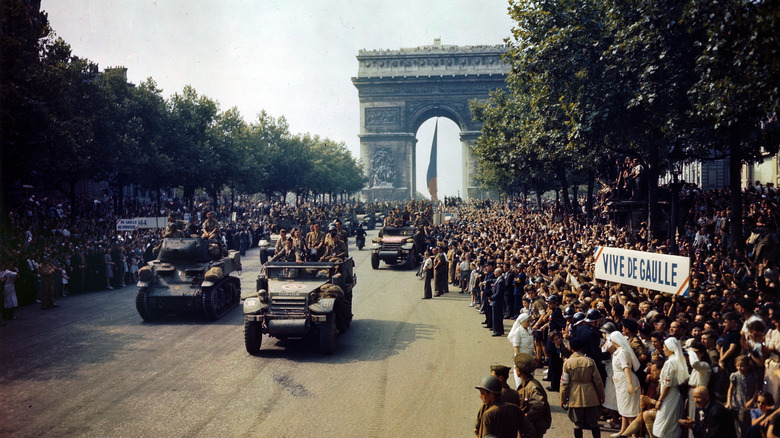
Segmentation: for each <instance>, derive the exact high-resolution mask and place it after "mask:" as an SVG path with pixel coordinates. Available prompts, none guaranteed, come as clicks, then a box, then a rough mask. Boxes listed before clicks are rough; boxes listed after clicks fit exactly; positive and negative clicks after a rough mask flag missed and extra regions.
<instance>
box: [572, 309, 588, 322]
mask: <svg viewBox="0 0 780 438" xmlns="http://www.w3.org/2000/svg"><path fill="white" fill-rule="evenodd" d="M573 318H574V324H579V323H581V322H582V321H584V320H585V314H584V313H582V312H577V313H575V314H574V316H573Z"/></svg>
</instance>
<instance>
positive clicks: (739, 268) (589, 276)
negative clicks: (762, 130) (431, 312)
mask: <svg viewBox="0 0 780 438" xmlns="http://www.w3.org/2000/svg"><path fill="white" fill-rule="evenodd" d="M683 191H684V192H683V193H682V197H683V198H684V199H686V202H687V204H686V205H687V206H688V208H687V210H686V211H685V214H684V215H683V222H682V226H681V227H680V230H681V231H680V235H679V237H678V246H679V255H680V256H684V257H688V258H690V261H691V285H690V290H689V293H688V295H687V296H676V295H671V294H666V293H662V292H658V291H654V290H649V289H644V288H638V287H633V286H627V285H621V284H610V283H607V282H604V281H600V280H597V279H595V278H594V266H593V263H594V255H595V251H594V249H595V247H596V246H611V247H617V248H624V249H632V250H637V251H645V252H655V253H664V254H669V253H670V251H671V248H672V245H671V242H669V241H665V240H660V239H657V240H651V241H648V238H647V237H648V230H647V229H646V228H645V227H644V224H642V226H640V227H634V228H629V227H625V226H620V225H619V224H615V223H613V222H611V221H609V220H608V219H606V220H605V219H604V218H601V219H599V220H594V221H589V220H587V219H586V218H585V217H584V216H575V217H564V218H563V219H562V220H558V219H559V218H560V216H559V215H556V214H555V207H554V206H550V207H549V208H547V209H541V210H539V209H537V210H536V211H532V210H531V209H525V208H523V206H522V205H521V206H516V205H511V204H501V203H487V204H486V203H484V202H481V203H478V204H476V203H470V204H464V205H461V206H460V208H459V211H458V217H457V219H456V220H452V221H450V222H449V223H447V224H445V225H443V226H441V227H437V228H435V229H433V230H428V232H426V235H427V236H429V237H430V236H435V238H434V239H433V240H431V239H430V238H428V242H429V244H428V246H426V248H425V251H426V256H425V258H424V261H423V267H422V269H423V272H424V273H425V276H426V278H429V280H426V283H428V284H430V283H429V281H430V282H432V283H433V285H432V288H433V290H432V292H433V295H432V296H433V297H435V296H437V295H440V294H445V293H448V292H450V291H449V288H454V289H457V290H458V292H459V293H464V294H470V296H471V300H470V303H469V306H471V307H473V308H475V309H476V311H478V312H479V313H480V314H484V319H483V326H484V327H485V328H487V329H489V330H490V331H491V334H492V335H493V336H495V337H503V336H504V335H505V334H506V333H504V326H505V323H506V324H509V323H511V324H512V325H511V330H510V331H509V333H508V336H507V338H508V341H509V344H510V346H508V348H507V354H509V348H511V349H512V352H511V353H512V354H513V355H514V359H515V363H517V361H518V360H520V362H521V363H523V364H528V363H529V361H528V360H526V359H527V358H529V357H530V358H533V361H531V363H532V364H533V366H541V367H544V368H546V370H545V371H544V373H545V376H546V377H545V380H548V381H549V383H548V384H547V386H546V387H545V388H544V389H542V388H541V387H540V386H534V388H535V391H537V392H540V393H545V394H546V392H545V391H547V392H551V391H554V392H560V395H561V402H562V406H564V408H566V409H567V410H568V412H569V417H570V419H571V420H572V422H573V424H574V428H575V429H574V432H575V437H579V436H582V434H583V431H584V430H591V431H593V436H599V433H600V428H601V425H602V424H603V425H604V426H606V427H609V428H611V429H613V430H615V431H616V432H615V433H614V434H613V436H615V437H618V436H646V435H647V436H652V437H663V438H666V437H679V436H683V434H688V433H691V434H693V436H695V437H700V436H701V437H718V436H741V437H746V436H750V437H762V436H764V437H765V436H770V437H772V436H778V435H780V426H777V424H780V407H776V406H774V400H778V397H780V370H779V368H778V364H779V363H780V304H778V287H780V271H779V270H778V262H780V253H778V251H780V245H778V234H777V222H776V221H777V217H778V213H779V212H780V210H778V206H779V205H780V192H778V191H776V190H775V189H774V187H772V185H771V184H769V185H766V186H765V185H762V184H759V183H756V184H755V185H751V186H750V187H749V188H747V189H746V190H745V191H744V192H743V194H742V195H743V203H744V205H745V209H744V218H743V229H744V232H745V236H746V241H745V250H744V251H743V250H731V248H730V246H729V242H730V237H729V232H730V228H729V218H728V210H729V206H728V199H729V196H728V191H727V190H716V191H706V192H702V191H700V190H698V189H696V188H695V187H693V186H691V185H687V186H685V187H684V188H683ZM431 241H432V242H433V244H430V242H431ZM428 287H429V286H425V290H426V292H424V294H425V295H424V297H423V298H427V296H428V292H427V290H428ZM518 357H519V358H521V359H518ZM524 366H525V367H527V368H528V369H533V367H532V366H529V365H524ZM589 367H592V368H593V370H594V371H595V374H593V373H591V374H588V373H590V371H588V370H589V369H590V368H589ZM513 371H514V372H513V373H512V375H513V376H515V381H516V387H517V388H519V389H521V390H522V389H523V388H525V387H526V385H527V384H528V382H527V381H526V380H524V379H523V378H522V377H521V376H522V375H523V372H522V370H521V367H520V366H515V368H514V370H513ZM493 374H495V373H493ZM589 376H590V377H589ZM592 376H596V377H598V378H597V379H593V378H591V377H592ZM482 383H483V384H481V385H480V386H479V387H478V388H479V389H480V394H481V397H482V398H483V402H485V397H484V395H485V394H484V393H485V392H486V391H487V392H490V391H491V389H490V388H491V387H492V388H493V389H495V385H494V384H493V386H491V384H488V383H485V382H482ZM504 392H506V388H504V389H503V390H502V391H501V394H500V395H501V397H500V398H502V399H503V398H504V397H503V396H504ZM538 398H540V399H544V403H546V395H544V396H543V397H542V396H540V397H538ZM510 399H515V396H514V395H512V396H509V397H507V398H506V399H505V400H504V401H505V402H509V401H508V400H510ZM523 400H526V398H525V397H523ZM544 403H541V405H542V406H543V405H544ZM488 404H489V403H487V402H485V404H484V405H483V410H484V409H485V407H486V406H488ZM527 404H528V401H527V400H526V402H525V406H524V403H521V404H520V406H521V410H522V411H523V412H524V413H525V416H526V417H528V419H529V420H530V421H531V422H532V423H533V422H534V421H536V420H537V419H538V418H534V415H535V414H533V412H537V415H538V411H539V410H540V409H533V408H532V407H530V406H528V405H527ZM542 410H543V409H542ZM713 410H714V411H713ZM480 412H481V414H480V416H479V417H478V419H477V427H476V430H475V432H476V434H477V435H478V436H486V435H487V434H488V433H489V431H490V430H492V429H490V428H489V427H488V428H485V425H484V424H482V423H484V421H483V420H484V419H485V416H484V415H482V411H480ZM497 412H498V411H497ZM711 412H718V414H717V415H713V414H712V413H711ZM724 413H725V414H724ZM495 415H498V414H497V413H494V416H495ZM494 420H495V418H493V420H491V421H494ZM481 424H482V425H481ZM543 429H544V427H539V428H537V429H536V432H535V433H536V435H522V436H541V435H543V432H544V430H543ZM689 430H690V432H689ZM497 436H510V435H501V434H499V435H497ZM511 436H514V435H511Z"/></svg>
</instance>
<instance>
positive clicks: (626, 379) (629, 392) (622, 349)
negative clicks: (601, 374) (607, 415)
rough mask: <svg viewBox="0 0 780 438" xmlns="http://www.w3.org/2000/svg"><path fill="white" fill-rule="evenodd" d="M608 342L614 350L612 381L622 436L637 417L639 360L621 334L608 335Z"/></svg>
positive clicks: (626, 339) (639, 392)
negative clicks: (620, 418) (620, 419)
mask: <svg viewBox="0 0 780 438" xmlns="http://www.w3.org/2000/svg"><path fill="white" fill-rule="evenodd" d="M609 341H610V342H611V343H612V345H613V346H614V347H615V348H616V349H615V352H614V353H613V354H612V367H611V368H612V381H613V382H614V383H615V395H616V397H617V411H618V413H619V414H620V416H621V417H622V421H621V425H620V432H619V433H617V434H615V436H618V435H622V434H623V431H625V430H626V428H628V425H629V424H631V421H633V420H634V418H636V416H637V415H639V412H640V410H641V409H640V405H639V399H640V398H641V395H642V394H641V389H640V386H639V378H638V377H637V376H636V371H637V370H639V366H640V365H639V359H638V358H637V357H636V354H634V350H633V349H632V348H631V344H630V343H629V342H628V338H626V337H625V336H624V335H623V333H620V332H619V331H614V332H612V333H610V334H609Z"/></svg>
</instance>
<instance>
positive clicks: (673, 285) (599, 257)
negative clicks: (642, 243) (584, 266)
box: [595, 246, 691, 296]
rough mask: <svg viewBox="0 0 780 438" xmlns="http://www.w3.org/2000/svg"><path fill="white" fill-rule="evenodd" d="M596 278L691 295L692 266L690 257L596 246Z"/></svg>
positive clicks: (675, 293) (669, 292)
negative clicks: (689, 291) (689, 292)
mask: <svg viewBox="0 0 780 438" xmlns="http://www.w3.org/2000/svg"><path fill="white" fill-rule="evenodd" d="M595 264H596V269H595V271H596V273H595V275H596V278H597V279H599V280H606V281H611V282H614V283H621V284H628V285H631V286H637V287H643V288H647V289H651V290H657V291H661V292H665V293H668V294H673V295H684V296H687V295H688V288H689V286H690V278H691V272H690V271H691V269H690V264H691V263H690V260H689V259H688V257H681V256H673V255H667V254H657V253H653V252H642V251H633V250H630V249H620V248H611V247H607V246H597V247H596V262H595Z"/></svg>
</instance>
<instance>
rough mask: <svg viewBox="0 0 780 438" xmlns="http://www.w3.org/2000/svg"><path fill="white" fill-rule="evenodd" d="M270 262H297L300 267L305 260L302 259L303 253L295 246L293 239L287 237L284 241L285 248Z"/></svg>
mask: <svg viewBox="0 0 780 438" xmlns="http://www.w3.org/2000/svg"><path fill="white" fill-rule="evenodd" d="M270 261H272V262H276V261H283V262H296V263H298V264H299V265H300V264H301V263H302V262H303V258H302V257H301V252H300V251H298V249H297V248H295V246H293V238H292V237H291V236H287V239H285V241H284V248H282V249H281V251H278V252H277V253H276V254H274V257H273V258H272V259H271V260H270Z"/></svg>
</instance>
